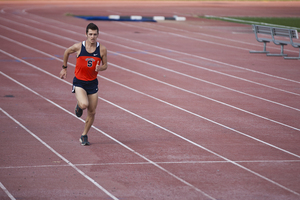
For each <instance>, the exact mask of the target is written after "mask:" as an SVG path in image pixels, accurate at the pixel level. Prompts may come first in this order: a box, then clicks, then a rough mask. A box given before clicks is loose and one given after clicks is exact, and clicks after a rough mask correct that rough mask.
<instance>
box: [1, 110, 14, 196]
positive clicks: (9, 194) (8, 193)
mask: <svg viewBox="0 0 300 200" xmlns="http://www.w3.org/2000/svg"><path fill="white" fill-rule="evenodd" d="M0 110H1V111H2V109H1V108H0ZM0 188H1V189H2V190H3V191H4V192H5V193H6V194H7V196H8V197H9V198H10V199H11V200H16V199H15V197H14V196H13V195H12V194H11V193H10V192H9V191H8V190H7V189H6V188H5V186H4V185H3V184H2V183H1V182H0Z"/></svg>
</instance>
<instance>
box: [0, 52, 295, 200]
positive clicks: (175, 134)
mask: <svg viewBox="0 0 300 200" xmlns="http://www.w3.org/2000/svg"><path fill="white" fill-rule="evenodd" d="M0 52H2V53H3V54H5V55H7V56H10V57H12V58H14V59H17V60H19V61H20V62H22V63H24V64H26V65H29V66H31V67H33V68H35V69H37V70H39V71H41V72H44V73H46V74H48V75H50V76H51V77H53V78H55V79H58V80H60V81H63V82H65V83H67V84H69V85H72V84H71V83H69V82H67V81H65V80H62V79H60V78H59V77H57V76H55V75H53V74H51V73H49V72H47V71H45V70H43V69H41V68H39V67H37V66H35V65H32V64H30V63H28V62H26V61H24V60H22V59H20V58H17V57H15V56H13V55H11V54H9V53H7V52H5V51H3V50H2V49H0ZM0 73H1V74H3V75H4V76H7V75H5V74H4V73H2V72H0ZM98 76H99V75H98ZM11 79H12V78H11ZM13 80H14V79H13ZM14 81H16V80H14ZM25 87H26V86H25ZM126 87H127V86H126ZM26 88H27V87H26ZM28 89H29V90H30V91H31V89H30V88H28ZM33 92H34V91H33ZM34 93H36V92H34ZM39 96H41V97H42V98H45V99H47V98H46V97H43V96H42V95H39ZM98 98H99V99H100V100H102V101H104V102H106V103H108V104H111V105H113V106H115V107H117V108H119V109H121V110H124V111H126V112H127V113H130V114H132V115H134V116H136V117H138V118H140V119H143V120H144V121H146V122H148V123H150V124H152V125H154V126H156V127H159V128H161V129H163V130H165V131H167V132H169V133H171V134H172V135H174V136H177V137H179V138H181V139H183V140H184V141H186V142H188V143H190V144H193V145H195V146H197V147H199V148H201V149H203V150H205V151H207V152H209V153H211V154H213V155H216V156H217V157H219V158H221V159H223V160H226V161H228V162H230V163H231V164H233V165H235V166H237V167H239V168H242V169H244V170H246V171H248V172H250V173H252V174H254V175H256V176H258V177H260V178H262V179H264V180H266V181H268V182H270V183H272V184H274V185H277V186H278V187H280V188H282V189H285V190H287V191H289V192H291V193H293V194H295V195H298V196H300V194H299V193H297V192H295V191H293V190H291V189H289V188H287V187H285V186H283V185H281V184H279V183H277V182H275V181H273V180H271V179H269V178H267V177H265V176H263V175H261V174H259V173H257V172H255V171H253V170H250V169H248V168H246V167H244V166H242V165H240V164H238V163H236V162H234V161H232V160H230V159H228V158H226V157H224V156H222V155H220V154H217V153H215V152H214V151H212V150H210V149H207V148H205V147H203V146H201V145H199V144H197V143H195V142H193V141H191V140H189V139H187V138H185V137H183V136H181V135H179V134H177V133H175V132H173V131H171V130H169V129H166V128H164V127H162V126H160V125H158V124H156V123H154V122H152V121H150V120H148V119H146V118H143V117H141V116H139V115H137V114H135V113H133V112H131V111H129V110H127V109H125V108H123V107H121V106H118V105H116V104H114V103H112V102H110V101H108V100H106V99H103V98H101V97H98ZM47 101H48V102H50V103H51V102H52V101H51V100H49V99H47ZM52 104H54V105H57V104H55V103H54V102H52ZM168 104H169V103H168ZM170 105H172V104H170ZM57 107H59V108H61V109H63V110H64V111H65V112H68V113H69V114H71V115H72V116H74V117H75V115H74V114H73V113H71V112H69V111H67V110H65V109H64V108H62V107H61V106H59V105H57ZM175 107H177V106H175ZM180 109H181V108H180ZM79 119H80V118H79ZM81 120H82V119H81ZM210 121H211V120H210ZM83 122H84V121H83ZM217 124H218V123H217ZM220 125H221V126H224V125H222V124H220ZM224 127H226V126H224ZM92 128H94V129H95V130H97V131H98V132H100V133H102V134H104V135H105V136H107V137H109V138H110V139H112V140H113V141H115V142H117V143H118V144H120V145H121V146H123V147H125V148H126V149H128V150H130V151H132V152H133V153H135V154H136V155H138V156H140V157H142V158H143V159H145V160H147V161H148V162H151V163H152V164H153V165H155V166H157V167H158V168H160V169H162V170H163V171H165V172H167V173H168V174H170V175H172V176H173V177H174V178H176V179H177V180H180V181H181V182H183V183H185V184H187V185H189V186H191V187H193V188H194V189H195V190H197V191H199V192H201V193H202V194H204V195H207V194H206V193H204V192H203V191H202V190H200V189H198V188H196V187H194V186H193V185H191V184H190V183H188V182H186V181H184V180H183V179H181V178H179V177H177V176H176V175H174V174H172V173H171V172H168V171H167V170H165V169H164V168H162V167H160V166H159V165H158V164H157V163H155V162H153V161H151V160H149V159H148V158H146V157H144V156H143V155H141V154H139V153H138V152H136V151H134V150H133V149H131V148H129V147H127V146H126V145H124V144H123V143H121V142H119V141H118V140H116V139H115V138H113V137H112V136H110V135H108V134H106V133H105V132H103V131H101V130H100V129H98V128H96V127H95V126H92ZM228 128H229V127H228ZM229 129H230V130H232V131H235V132H237V133H241V132H239V131H236V130H234V129H232V128H229ZM242 135H245V136H247V137H250V138H252V139H255V140H256V141H259V142H262V143H263V144H266V145H268V146H271V147H274V148H276V149H278V150H283V151H284V152H286V153H288V154H291V155H294V156H296V157H297V158H300V156H299V155H296V154H293V153H291V152H288V151H286V150H284V149H280V148H279V147H276V146H274V145H271V144H268V143H266V142H263V141H261V140H258V139H256V138H254V137H252V136H248V135H246V134H243V133H242ZM212 199H213V198H212Z"/></svg>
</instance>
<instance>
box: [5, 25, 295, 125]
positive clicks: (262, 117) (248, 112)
mask: <svg viewBox="0 0 300 200" xmlns="http://www.w3.org/2000/svg"><path fill="white" fill-rule="evenodd" d="M0 26H1V25H0ZM0 37H2V38H3V39H6V40H8V41H10V42H14V43H16V44H18V45H21V46H23V47H26V48H28V49H31V50H33V51H36V52H38V53H41V54H43V55H46V56H48V57H51V58H53V59H56V60H59V61H62V60H61V59H59V58H57V57H54V56H52V55H50V54H47V53H45V52H43V51H40V50H37V49H34V48H32V47H29V46H27V45H25V44H22V43H20V42H16V41H14V40H12V39H10V38H7V37H5V36H1V35H0ZM48 43H49V44H51V42H48ZM60 48H64V49H65V48H66V47H62V46H60ZM110 52H111V51H110ZM112 53H115V52H112ZM121 56H124V57H129V56H125V55H121ZM129 59H130V57H129ZM132 59H134V58H132ZM134 60H136V59H134ZM137 61H139V62H143V63H145V64H148V65H153V66H155V67H159V68H160V66H157V65H154V64H151V63H148V62H144V61H141V60H137ZM69 64H70V65H72V66H75V65H74V64H71V63H69ZM109 64H110V65H112V66H114V67H116V68H119V69H122V70H125V71H128V72H131V73H134V74H136V75H139V76H142V77H145V78H148V79H150V80H153V81H156V82H159V83H162V84H165V85H168V86H170V87H173V88H176V89H179V90H181V91H184V92H187V93H190V94H193V95H196V96H199V97H202V98H205V99H208V100H211V101H214V102H216V103H219V104H222V105H225V106H227V107H230V108H233V109H236V110H239V111H242V112H245V113H247V114H250V115H253V116H256V117H259V118H261V119H264V120H267V121H270V122H273V123H276V124H279V125H282V126H285V127H288V128H291V129H294V130H297V131H300V129H299V128H296V127H293V126H290V125H287V124H284V123H282V122H278V121H276V120H272V119H269V118H267V117H264V116H261V115H258V114H255V113H252V112H250V111H247V110H244V109H241V108H238V107H235V106H232V105H230V104H227V103H224V102H221V101H218V100H215V99H212V98H209V97H206V96H203V95H200V94H198V93H195V92H191V91H189V90H185V89H183V88H180V87H177V86H174V85H171V84H168V83H166V82H163V81H160V80H157V79H154V78H152V77H149V76H146V75H144V74H141V73H138V72H135V71H131V70H129V69H126V68H123V67H121V66H118V65H115V64H113V63H109ZM170 71H171V70H170ZM100 77H101V78H105V79H106V80H108V81H110V82H112V81H111V79H108V78H106V77H102V76H100ZM128 88H129V87H128ZM130 89H131V90H133V89H132V88H130ZM133 91H135V90H133ZM279 105H281V106H284V107H288V108H291V109H294V110H296V111H300V109H297V108H293V107H290V106H287V105H284V104H279Z"/></svg>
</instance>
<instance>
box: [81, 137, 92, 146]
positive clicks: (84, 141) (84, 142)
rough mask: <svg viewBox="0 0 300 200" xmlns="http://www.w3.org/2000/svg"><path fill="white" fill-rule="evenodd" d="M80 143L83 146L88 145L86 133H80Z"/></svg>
mask: <svg viewBox="0 0 300 200" xmlns="http://www.w3.org/2000/svg"><path fill="white" fill-rule="evenodd" d="M79 141H80V143H81V145H83V146H85V145H90V143H89V141H88V136H87V135H82V136H81V137H80V139H79Z"/></svg>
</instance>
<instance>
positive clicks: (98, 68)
mask: <svg viewBox="0 0 300 200" xmlns="http://www.w3.org/2000/svg"><path fill="white" fill-rule="evenodd" d="M100 54H101V57H102V65H101V66H100V63H97V65H96V69H95V71H98V72H99V71H104V70H106V69H107V49H106V47H105V46H103V45H101V46H100Z"/></svg>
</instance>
